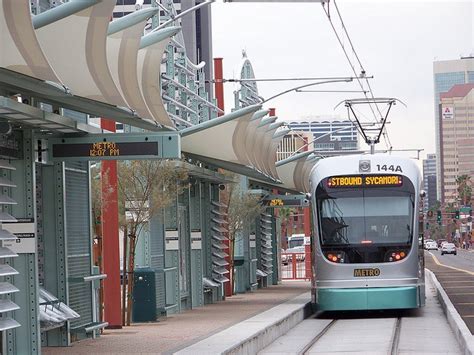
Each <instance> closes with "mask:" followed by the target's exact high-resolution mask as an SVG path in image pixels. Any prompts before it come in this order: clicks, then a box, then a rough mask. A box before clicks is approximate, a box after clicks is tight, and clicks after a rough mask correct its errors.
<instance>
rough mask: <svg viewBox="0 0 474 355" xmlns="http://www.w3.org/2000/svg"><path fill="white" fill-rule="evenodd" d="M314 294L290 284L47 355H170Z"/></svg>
mask: <svg viewBox="0 0 474 355" xmlns="http://www.w3.org/2000/svg"><path fill="white" fill-rule="evenodd" d="M309 290H310V283H309V282H306V281H286V282H283V283H282V284H281V285H278V286H271V287H268V288H265V289H260V290H258V291H256V292H252V293H246V294H238V295H235V296H233V297H230V298H228V299H226V300H225V301H223V302H218V303H215V304H211V305H206V306H204V307H199V308H195V309H193V310H190V311H186V312H184V313H181V314H177V315H173V316H170V317H167V318H164V319H161V320H160V321H159V322H155V323H136V324H133V325H132V326H130V327H124V328H123V329H118V330H105V331H104V334H103V335H101V337H100V338H98V339H87V340H83V341H79V342H75V343H73V344H72V346H71V347H69V348H53V347H46V348H43V349H42V352H43V354H88V355H92V354H163V353H166V354H170V353H173V352H175V351H178V350H180V349H182V348H184V347H187V346H189V345H191V344H193V343H195V342H198V341H199V340H202V339H204V338H207V337H209V336H210V335H212V334H214V333H217V332H219V331H221V330H223V329H226V328H228V327H230V326H232V325H234V324H236V323H239V322H241V321H243V320H245V319H248V318H250V317H252V316H254V315H256V314H258V313H261V312H264V311H265V310H268V309H269V308H272V307H274V306H276V305H278V304H281V303H283V302H285V301H287V300H289V299H291V298H294V297H296V296H297V295H300V294H302V293H305V292H308V291H309Z"/></svg>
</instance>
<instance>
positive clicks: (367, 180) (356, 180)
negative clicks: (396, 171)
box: [327, 175, 403, 187]
mask: <svg viewBox="0 0 474 355" xmlns="http://www.w3.org/2000/svg"><path fill="white" fill-rule="evenodd" d="M402 184H403V178H402V177H401V176H400V175H352V176H333V177H330V178H328V180H327V185H328V187H379V186H402Z"/></svg>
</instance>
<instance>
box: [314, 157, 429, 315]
mask: <svg viewBox="0 0 474 355" xmlns="http://www.w3.org/2000/svg"><path fill="white" fill-rule="evenodd" d="M310 184H311V196H312V197H311V201H312V203H311V208H312V216H313V233H312V235H313V241H312V253H313V255H312V256H313V258H312V260H313V279H312V302H313V305H314V306H315V308H316V309H317V310H372V309H409V308H418V307H421V306H423V305H424V303H425V281H424V254H423V237H422V231H421V230H420V228H422V226H419V222H418V221H419V219H418V216H419V206H420V199H421V197H420V192H421V190H420V187H421V176H420V172H419V169H418V167H417V166H416V164H415V163H414V162H413V161H412V160H410V159H405V158H398V157H393V156H390V155H382V154H375V155H352V156H340V157H332V158H326V159H321V160H320V161H319V162H318V163H317V164H316V165H315V167H314V168H313V170H312V172H311V175H310Z"/></svg>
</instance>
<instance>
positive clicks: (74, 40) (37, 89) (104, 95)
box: [0, 0, 180, 131]
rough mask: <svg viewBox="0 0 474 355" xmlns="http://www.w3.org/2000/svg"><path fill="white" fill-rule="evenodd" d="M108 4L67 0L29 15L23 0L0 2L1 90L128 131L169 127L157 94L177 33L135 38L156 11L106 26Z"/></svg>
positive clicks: (170, 30) (112, 0)
mask: <svg viewBox="0 0 474 355" xmlns="http://www.w3.org/2000/svg"><path fill="white" fill-rule="evenodd" d="M115 4H116V1H115V0H102V1H99V0H72V1H69V2H67V3H65V4H62V5H60V6H57V7H55V8H52V9H50V10H48V11H45V12H43V13H41V14H39V15H36V16H32V15H31V12H30V5H29V1H28V0H15V1H11V0H0V38H1V40H0V83H1V85H2V86H4V87H6V88H7V89H10V90H11V91H14V90H15V89H20V90H21V92H26V93H29V94H31V95H32V96H34V97H38V98H40V99H43V100H44V101H45V102H48V103H51V104H56V105H58V106H60V107H66V108H70V109H72V110H76V111H80V112H87V113H89V114H91V115H96V116H98V117H107V118H112V119H114V120H116V121H119V122H122V123H126V124H130V125H132V126H135V127H140V128H144V129H147V130H152V131H156V130H161V129H163V128H165V129H175V127H174V123H173V122H172V121H171V119H170V118H169V115H168V114H167V112H166V109H165V107H164V106H163V102H162V100H161V93H160V92H159V90H158V89H156V88H157V87H158V88H159V87H160V86H159V80H160V79H159V78H160V74H161V73H160V67H161V65H160V64H161V58H162V56H163V53H164V50H165V47H166V45H167V44H168V43H169V41H170V39H171V37H172V36H173V35H175V34H176V33H178V32H179V31H180V28H179V27H167V28H164V29H162V30H158V31H156V32H153V33H151V34H148V35H146V36H142V34H143V29H144V26H145V23H146V21H147V20H148V19H149V18H150V17H152V16H154V15H155V14H156V13H157V11H158V8H148V9H142V10H138V11H135V12H133V13H131V14H129V15H127V16H124V17H122V18H120V19H117V20H115V21H112V22H110V18H111V17H112V13H113V9H114V6H115ZM157 58H159V59H158V60H157V61H156V59H157ZM133 68H135V70H133Z"/></svg>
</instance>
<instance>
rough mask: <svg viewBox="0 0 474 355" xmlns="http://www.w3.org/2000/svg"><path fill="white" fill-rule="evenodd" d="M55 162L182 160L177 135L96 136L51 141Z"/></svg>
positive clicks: (158, 133) (125, 134)
mask: <svg viewBox="0 0 474 355" xmlns="http://www.w3.org/2000/svg"><path fill="white" fill-rule="evenodd" d="M49 152H50V154H51V158H52V160H137V159H176V158H180V156H181V147H180V137H179V134H178V133H177V132H166V133H165V132H150V133H133V134H129V133H118V134H96V135H90V136H86V137H74V138H52V139H49Z"/></svg>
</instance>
